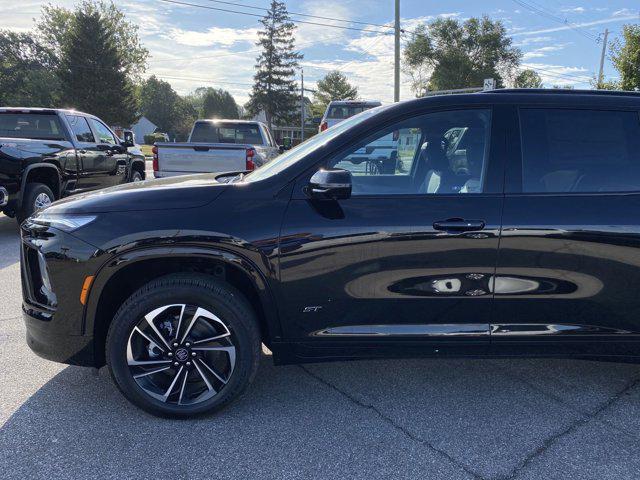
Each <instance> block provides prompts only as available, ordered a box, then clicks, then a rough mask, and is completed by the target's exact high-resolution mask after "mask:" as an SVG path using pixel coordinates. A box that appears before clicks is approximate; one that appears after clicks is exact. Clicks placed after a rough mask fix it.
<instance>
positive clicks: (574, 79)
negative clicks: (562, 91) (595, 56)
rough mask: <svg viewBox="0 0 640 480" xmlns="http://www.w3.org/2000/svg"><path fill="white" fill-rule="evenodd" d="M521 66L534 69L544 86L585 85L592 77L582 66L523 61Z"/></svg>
mask: <svg viewBox="0 0 640 480" xmlns="http://www.w3.org/2000/svg"><path fill="white" fill-rule="evenodd" d="M522 68H523V69H524V68H529V69H532V70H535V71H536V72H537V73H538V75H540V77H541V78H542V81H543V82H544V84H545V85H546V86H552V85H558V86H585V85H586V84H588V83H589V80H590V79H591V77H592V74H591V72H589V71H588V70H587V69H586V68H583V67H566V66H563V65H549V64H544V63H523V64H522Z"/></svg>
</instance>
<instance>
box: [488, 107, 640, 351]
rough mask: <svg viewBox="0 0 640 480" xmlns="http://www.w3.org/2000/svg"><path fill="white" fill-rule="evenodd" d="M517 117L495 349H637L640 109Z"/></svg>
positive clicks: (529, 110)
mask: <svg viewBox="0 0 640 480" xmlns="http://www.w3.org/2000/svg"><path fill="white" fill-rule="evenodd" d="M512 115H513V121H512V122H510V124H511V125H513V126H514V130H513V131H512V135H511V147H512V148H511V151H510V155H509V157H510V158H509V166H508V172H507V192H506V198H505V205H504V214H503V231H502V237H501V242H500V252H499V256H498V264H497V269H496V278H495V287H494V293H495V315H494V318H495V319H494V324H493V325H492V337H491V338H492V343H493V344H494V345H495V346H496V347H497V348H498V349H501V350H512V351H514V353H524V352H526V351H528V350H532V351H533V352H534V353H565V352H574V353H598V352H599V353H609V354H624V353H628V352H630V351H633V350H635V348H636V344H635V342H636V341H637V340H638V339H639V338H640V337H639V335H640V295H639V294H638V288H639V286H640V116H639V112H638V110H637V109H636V110H633V109H628V108H626V109H625V108H616V107H613V106H612V107H601V108H598V109H596V108H562V107H544V108H542V107H539V106H535V105H531V106H522V107H520V108H513V110H512ZM626 341H629V343H627V342H626Z"/></svg>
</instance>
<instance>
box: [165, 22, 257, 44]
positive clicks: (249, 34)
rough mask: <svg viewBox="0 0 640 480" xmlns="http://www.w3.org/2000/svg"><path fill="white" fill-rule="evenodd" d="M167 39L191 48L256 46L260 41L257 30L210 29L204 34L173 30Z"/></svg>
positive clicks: (178, 29) (193, 31)
mask: <svg viewBox="0 0 640 480" xmlns="http://www.w3.org/2000/svg"><path fill="white" fill-rule="evenodd" d="M167 37H168V38H170V39H171V40H174V41H175V42H176V43H178V44H180V45H186V46H189V47H212V46H214V45H224V46H227V47H229V46H231V45H234V44H236V43H249V44H254V43H255V42H256V40H257V39H258V29H256V28H223V27H210V28H209V29H207V30H206V31H204V32H199V31H196V30H183V29H181V28H172V29H170V30H169V32H168V33H167Z"/></svg>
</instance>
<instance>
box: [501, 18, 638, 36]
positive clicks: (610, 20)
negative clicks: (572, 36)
mask: <svg viewBox="0 0 640 480" xmlns="http://www.w3.org/2000/svg"><path fill="white" fill-rule="evenodd" d="M637 18H638V16H637V15H635V14H634V15H625V14H620V15H618V16H613V17H609V18H602V19H600V20H594V21H591V22H581V23H572V24H570V25H564V26H562V27H552V28H544V29H540V30H528V31H523V32H517V33H513V34H512V36H514V37H515V36H520V35H539V34H542V33H552V32H562V31H565V30H571V29H575V28H584V27H593V26H595V25H602V24H606V23H615V22H624V21H626V20H636V19H637Z"/></svg>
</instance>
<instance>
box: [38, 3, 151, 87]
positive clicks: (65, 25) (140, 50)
mask: <svg viewBox="0 0 640 480" xmlns="http://www.w3.org/2000/svg"><path fill="white" fill-rule="evenodd" d="M79 12H85V13H97V14H99V15H100V18H101V21H102V24H103V26H104V27H105V28H106V29H107V30H109V31H110V32H111V33H112V35H113V40H114V44H115V47H116V49H117V51H118V55H119V57H120V59H121V63H122V70H123V71H124V72H125V73H126V74H127V75H128V76H131V77H133V78H136V79H139V76H140V75H141V74H142V73H144V71H145V70H146V62H147V58H148V57H149V52H148V50H147V49H146V48H144V47H143V46H142V44H141V43H140V38H139V36H138V25H136V24H134V23H132V22H129V21H127V20H126V17H125V15H124V13H123V12H122V11H120V10H119V9H118V7H116V6H115V5H114V4H113V3H111V2H104V1H89V0H86V1H84V2H82V3H81V4H79V5H78V6H77V7H76V9H75V10H69V9H67V8H64V7H58V6H54V5H52V4H48V5H45V6H44V7H42V17H41V19H40V21H39V22H38V23H37V24H36V31H37V33H38V35H39V36H40V37H41V38H42V40H43V43H44V45H45V46H47V47H48V48H49V49H51V50H52V51H53V52H54V54H55V55H57V56H60V55H61V54H62V49H63V46H64V45H65V44H66V43H68V40H69V35H71V32H72V25H73V22H74V18H75V17H76V16H77V15H78V13H79Z"/></svg>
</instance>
